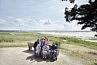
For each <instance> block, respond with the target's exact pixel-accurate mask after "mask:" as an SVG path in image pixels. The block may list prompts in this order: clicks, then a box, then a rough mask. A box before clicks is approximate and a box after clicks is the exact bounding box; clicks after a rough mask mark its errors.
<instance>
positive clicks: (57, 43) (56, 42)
mask: <svg viewBox="0 0 97 65" xmlns="http://www.w3.org/2000/svg"><path fill="white" fill-rule="evenodd" d="M53 44H55V45H57V47H60V44H61V42H60V41H54V42H53Z"/></svg>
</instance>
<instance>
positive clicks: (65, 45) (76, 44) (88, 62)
mask: <svg viewBox="0 0 97 65" xmlns="http://www.w3.org/2000/svg"><path fill="white" fill-rule="evenodd" d="M45 36H46V37H48V39H49V41H50V44H52V43H56V44H57V45H58V46H59V48H60V50H62V51H63V52H65V53H67V54H68V55H70V56H72V57H74V58H76V59H77V58H78V59H80V60H81V61H82V62H83V63H84V65H97V51H96V50H97V43H95V42H88V41H85V40H82V39H81V38H76V37H58V36H57V37H56V36H53V35H49V34H40V33H32V32H0V47H27V42H34V41H36V40H37V39H39V38H43V37H45ZM93 39H94V38H93Z"/></svg>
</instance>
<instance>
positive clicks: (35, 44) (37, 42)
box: [33, 39, 39, 54]
mask: <svg viewBox="0 0 97 65" xmlns="http://www.w3.org/2000/svg"><path fill="white" fill-rule="evenodd" d="M38 44H39V39H37V41H35V43H34V45H33V47H34V54H36V47H37V45H38Z"/></svg>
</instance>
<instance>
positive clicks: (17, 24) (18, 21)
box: [0, 17, 81, 30]
mask: <svg viewBox="0 0 97 65" xmlns="http://www.w3.org/2000/svg"><path fill="white" fill-rule="evenodd" d="M0 29H21V30H81V25H77V21H73V22H71V23H67V22H60V20H59V21H58V20H51V19H50V18H45V19H41V18H40V19H33V18H32V19H27V18H14V17H13V18H6V19H0Z"/></svg>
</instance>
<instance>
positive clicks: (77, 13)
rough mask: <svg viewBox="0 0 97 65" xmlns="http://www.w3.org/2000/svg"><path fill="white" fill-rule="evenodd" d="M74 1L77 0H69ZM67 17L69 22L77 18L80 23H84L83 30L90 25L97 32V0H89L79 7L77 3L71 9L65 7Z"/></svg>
mask: <svg viewBox="0 0 97 65" xmlns="http://www.w3.org/2000/svg"><path fill="white" fill-rule="evenodd" d="M62 1H68V0H62ZM69 1H70V3H74V1H75V0H69ZM64 14H65V19H66V21H67V22H71V21H73V20H77V21H78V24H81V25H82V28H81V29H82V30H83V29H85V28H87V27H89V28H90V29H91V30H92V31H96V32H97V0H95V1H92V0H89V3H88V4H83V5H81V6H79V7H78V5H77V4H75V5H74V7H73V8H72V9H70V10H68V8H65V13H64Z"/></svg>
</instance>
